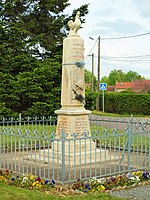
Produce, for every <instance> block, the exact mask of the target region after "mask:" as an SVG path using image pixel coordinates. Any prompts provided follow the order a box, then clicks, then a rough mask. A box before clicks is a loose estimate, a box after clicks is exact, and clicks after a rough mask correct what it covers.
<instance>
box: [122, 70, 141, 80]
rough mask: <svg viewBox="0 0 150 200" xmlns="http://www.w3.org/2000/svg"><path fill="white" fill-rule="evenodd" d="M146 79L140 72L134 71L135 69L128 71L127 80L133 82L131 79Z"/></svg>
mask: <svg viewBox="0 0 150 200" xmlns="http://www.w3.org/2000/svg"><path fill="white" fill-rule="evenodd" d="M142 79H145V78H144V77H142V76H141V75H140V74H138V73H137V72H133V71H129V72H127V74H126V75H125V81H126V82H131V81H135V80H142Z"/></svg>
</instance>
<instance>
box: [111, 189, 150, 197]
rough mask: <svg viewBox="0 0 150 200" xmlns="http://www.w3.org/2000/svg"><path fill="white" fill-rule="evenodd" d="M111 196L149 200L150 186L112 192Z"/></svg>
mask: <svg viewBox="0 0 150 200" xmlns="http://www.w3.org/2000/svg"><path fill="white" fill-rule="evenodd" d="M110 194H111V195H112V196H115V197H121V198H126V199H132V200H150V185H145V186H140V187H135V188H132V189H126V190H119V191H113V192H111V193H110Z"/></svg>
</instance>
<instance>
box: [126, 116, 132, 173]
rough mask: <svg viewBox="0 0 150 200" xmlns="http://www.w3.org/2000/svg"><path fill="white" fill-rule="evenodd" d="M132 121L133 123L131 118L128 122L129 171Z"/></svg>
mask: <svg viewBox="0 0 150 200" xmlns="http://www.w3.org/2000/svg"><path fill="white" fill-rule="evenodd" d="M131 123H132V120H130V121H129V123H128V132H127V137H128V172H130V154H131Z"/></svg>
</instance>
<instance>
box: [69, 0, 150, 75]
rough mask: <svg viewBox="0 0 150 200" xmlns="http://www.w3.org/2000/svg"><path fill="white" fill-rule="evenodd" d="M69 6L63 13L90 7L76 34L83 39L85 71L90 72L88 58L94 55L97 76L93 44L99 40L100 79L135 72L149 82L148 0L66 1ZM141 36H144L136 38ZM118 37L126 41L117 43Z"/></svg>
mask: <svg viewBox="0 0 150 200" xmlns="http://www.w3.org/2000/svg"><path fill="white" fill-rule="evenodd" d="M69 3H71V5H70V6H69V7H68V8H67V9H66V13H69V14H72V11H73V10H74V9H77V8H79V7H80V6H81V5H83V4H89V13H88V14H87V15H86V23H85V24H82V27H83V28H82V29H80V30H79V31H78V32H79V34H80V36H81V37H82V38H83V39H84V47H85V52H84V56H85V60H84V62H85V68H86V69H88V70H89V71H92V69H91V68H92V57H91V56H88V55H91V54H92V53H94V73H95V75H96V76H97V65H98V64H97V60H98V43H97V42H96V41H97V39H98V37H99V36H100V38H101V39H100V56H101V59H100V78H102V77H103V76H108V75H109V73H110V72H111V71H112V70H114V69H116V70H122V71H123V72H125V73H127V72H128V71H130V70H131V71H135V72H137V73H139V74H140V75H142V76H144V77H145V78H147V79H150V0H69ZM145 33H146V34H145ZM147 33H148V34H147ZM141 34H145V35H142V36H138V35H141ZM131 36H136V37H131ZM89 37H92V38H93V39H94V40H91V39H90V38H89ZM120 37H128V38H124V39H117V38H120ZM109 38H114V39H109Z"/></svg>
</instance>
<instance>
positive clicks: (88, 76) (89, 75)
mask: <svg viewBox="0 0 150 200" xmlns="http://www.w3.org/2000/svg"><path fill="white" fill-rule="evenodd" d="M84 76H85V83H90V84H91V87H92V73H91V72H90V71H88V70H86V69H85V70H84ZM96 88H97V80H96V77H95V76H94V91H95V90H96ZM90 90H91V88H90Z"/></svg>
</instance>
